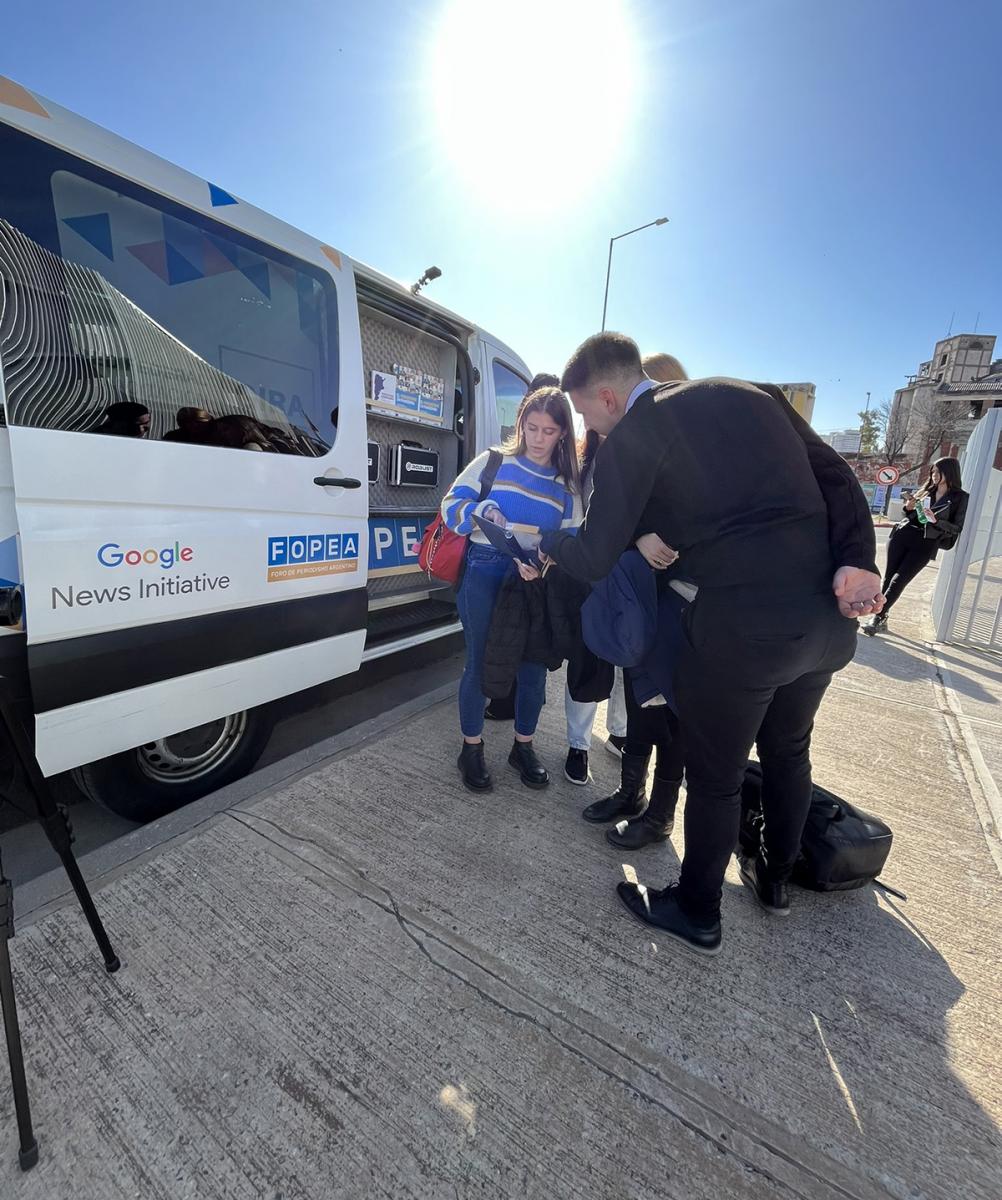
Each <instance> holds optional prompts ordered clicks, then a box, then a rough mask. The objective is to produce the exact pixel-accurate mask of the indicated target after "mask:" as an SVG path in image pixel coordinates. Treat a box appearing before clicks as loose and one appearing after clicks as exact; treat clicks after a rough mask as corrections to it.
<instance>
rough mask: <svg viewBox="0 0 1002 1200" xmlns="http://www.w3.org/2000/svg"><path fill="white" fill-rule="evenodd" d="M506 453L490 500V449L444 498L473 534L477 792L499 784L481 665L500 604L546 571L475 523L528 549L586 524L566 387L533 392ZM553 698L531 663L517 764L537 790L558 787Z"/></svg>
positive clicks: (445, 507)
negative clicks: (550, 740) (550, 742)
mask: <svg viewBox="0 0 1002 1200" xmlns="http://www.w3.org/2000/svg"><path fill="white" fill-rule="evenodd" d="M500 451H501V454H502V455H503V458H502V461H501V465H500V466H499V468H498V471H497V475H496V477H495V479H494V482H493V484H492V485H491V489H490V491H489V492H488V494H487V496H486V497H485V498H484V499H483V500H480V480H481V476H482V475H483V472H484V468H485V467H486V466H487V461H488V457H489V454H488V452H485V453H483V454H481V455H480V456H479V457H478V458H475V459H474V460H473V462H471V463H470V465H469V466H468V467H467V468H466V470H465V471H463V473H462V474H461V475H460V476H459V478H458V479H457V480H456V481H455V483H454V484H453V485H452V487H451V488H450V489H449V492H448V494H447V495H446V497H445V499H444V500H443V501H442V519H443V520H444V521H445V523H446V525H448V527H449V528H450V529H451V530H453V531H454V532H455V533H461V534H469V536H470V545H469V549H468V550H467V556H466V570H465V572H464V574H463V579H462V582H461V583H460V586H459V592H458V596H457V606H458V609H459V618H460V620H461V621H462V623H463V632H464V634H465V636H466V666H465V668H464V670H463V678H462V681H461V682H460V685H459V723H460V728H461V730H462V734H463V748H462V751H461V753H460V755H459V763H458V765H459V770H460V773H461V775H462V777H463V783H464V784H465V785H466V787H467V788H469V789H470V790H471V791H474V792H486V791H489V790H490V789H491V788H492V787H493V781H492V779H491V776H490V772H489V771H488V770H487V765H486V762H485V760H484V742H483V736H482V734H483V728H484V706H485V703H486V697H485V696H484V694H483V689H482V685H481V667H482V663H483V657H484V650H485V648H486V645H487V635H488V632H489V630H490V624H491V615H492V614H493V611H494V604H495V601H496V599H497V595H498V592H499V591H500V590H501V585H502V583H503V582H504V580H505V577H506V576H508V575H510V574H511V573H512V572H514V571H516V570H518V571H519V573H520V574H521V575H522V577H523V578H525V579H530V578H535V576H536V572H534V571H531V570H530V569H529V568H526V567H524V566H523V564H521V563H518V564H516V563H515V562H514V560H512V559H511V558H509V557H508V556H507V555H505V554H503V553H501V552H500V551H498V550H495V549H494V547H493V546H491V544H490V542H489V541H488V540H487V538H486V537H485V535H484V534H483V533H482V532H481V530H480V529H479V528H478V526H477V525H476V523H475V522H474V520H473V518H474V516H479V517H480V518H481V519H483V520H488V521H493V522H494V523H495V524H497V525H500V526H501V527H502V528H507V529H509V530H510V531H511V532H512V533H514V534H515V535H516V536H517V537H518V540H519V541H520V542H521V544H522V545H523V546H525V547H526V548H527V549H532V548H534V547H535V546H537V545H538V544H539V539H540V537H541V536H542V534H543V533H544V532H545V531H547V530H551V529H562V528H566V529H570V528H573V527H574V526H576V525H579V524H580V523H581V519H582V511H581V490H580V482H579V476H578V461H577V454H576V452H575V444H574V424H573V419H572V417H571V406H570V404H569V403H568V400H567V397H566V396H565V395H564V393H563V392H562V391H560V389H559V388H554V387H544V388H539V389H537V390H536V391H534V392H530V393H529V394H528V395H526V397H525V399H524V400H523V401H522V404H521V407H520V408H519V410H518V416H517V418H516V421H515V431H514V433H513V434H512V437H511V439H510V440H509V441H508V442H507V443H506V444H505V445H504V446H502V447H500ZM545 699H546V667H545V665H544V664H543V663H530V662H523V663H522V664H521V666H520V667H519V671H518V679H517V689H516V699H515V742H514V745H513V746H512V749H511V753H510V754H509V755H508V763H509V765H510V766H511V767H513V768H514V769H515V770H516V771H518V773H519V775H520V776H521V779H522V782H523V783H524V784H525V785H526V786H527V787H531V788H543V787H546V785H547V784H548V783H549V781H550V779H549V776H548V775H547V773H546V768H545V767H544V766H543V764H542V763H541V762H540V761H539V759H538V757H537V756H536V753H535V751H534V750H533V746H532V738H533V734H534V733H535V732H536V724H537V722H538V720H539V714H540V712H541V711H542V707H543V702H544V700H545Z"/></svg>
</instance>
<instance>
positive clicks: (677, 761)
mask: <svg viewBox="0 0 1002 1200" xmlns="http://www.w3.org/2000/svg"><path fill="white" fill-rule="evenodd" d="M623 693H624V695H625V697H626V746H625V750H626V753H627V754H638V755H647V754H650V753H651V751H652V750H655V751H657V758H656V760H655V763H656V765H655V768H654V773H655V775H656V776H657V777H658V779H672V780H674V779H681V778H682V772H683V770H684V767H685V759H684V754H683V746H682V731H681V729H680V728H679V723H678V718H677V717H676V716H675V714H674V713H673V712H672V710H671V709H670V708H669V707H668V705H667V704H659V705H657V706H655V707H654V708H642V707H641V706H640V705H639V704H638V703H637V701H636V698H635V697H634V695H633V681H632V679H631V678H630V668H629V667H624V669H623Z"/></svg>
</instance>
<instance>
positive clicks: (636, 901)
mask: <svg viewBox="0 0 1002 1200" xmlns="http://www.w3.org/2000/svg"><path fill="white" fill-rule="evenodd" d="M616 892H617V893H618V895H619V898H620V900H622V902H623V904H624V905H625V906H626V908H627V909H628V911H629V913H630V915H631V916H633V917H636V919H637V920H638V921H640V922H641V923H642V924H644V925H648V926H651V927H652V928H654V929H660V930H661V932H662V933H666V934H667V935H668V936H669V937H670V938H674V939H675V941H676V942H681V943H682V945H683V946H687V947H688V948H689V949H690V950H695V952H696V953H697V954H703V955H706V956H708V957H709V956H712V955H714V954H719V953H720V921H719V919H717V920H712V921H694V920H693V919H692V917H690V916H688V915H687V914H686V913H684V912H683V911H682V909H681V908H679V904H678V896H677V893H678V884H675V883H673V884H671V885H670V886H669V887H666V888H664V889H663V890H662V891H657V890H655V889H653V888H646V887H644V886H643V884H637V883H627V882H626V880H623V882H622V883H618V884H617V885H616Z"/></svg>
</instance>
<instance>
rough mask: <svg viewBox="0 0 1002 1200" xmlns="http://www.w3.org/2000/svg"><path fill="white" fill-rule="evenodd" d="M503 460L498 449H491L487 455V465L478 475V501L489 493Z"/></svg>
mask: <svg viewBox="0 0 1002 1200" xmlns="http://www.w3.org/2000/svg"><path fill="white" fill-rule="evenodd" d="M503 462H504V455H503V454H502V453H501V451H500V450H491V451H490V453H489V454H488V456H487V465H486V466H485V467H484V469H483V472H482V473H481V476H480V503H481V504H483V502H484V501H485V500H486V499H487V497H488V496H489V495H490V494H491V488H492V487H493V486H494V480H495V479H497V474H498V471H499V470H500V469H501V464H502V463H503Z"/></svg>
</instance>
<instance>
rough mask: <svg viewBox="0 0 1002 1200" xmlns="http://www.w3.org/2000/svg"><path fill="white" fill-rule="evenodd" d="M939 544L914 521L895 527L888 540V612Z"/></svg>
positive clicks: (884, 588) (886, 589) (886, 576)
mask: <svg viewBox="0 0 1002 1200" xmlns="http://www.w3.org/2000/svg"><path fill="white" fill-rule="evenodd" d="M935 548H936V547H935V543H934V542H931V541H926V539H925V538H924V537H923V536H922V531H921V530H920V529H914V528H912V526H911V525H908V526H906V527H905V528H904V529H895V530H894V532H893V533H892V534H891V536H890V540H889V541H888V543H887V573H886V574H885V576H884V583H883V589H882V590H883V593H884V596H885V597H886V603H885V604H884V612H885V613H887V612H889V611H890V609H891V607H892V606H893V604H894V602H895V601H896V600H897V599H898V597H899V596H900V595H901V593H902V592H903V591H904V590H905V588H906V587H907V586H908V585H909V584H910V583H911V581H912V580H913V579H914V578H915V576H916V575H917V574H918V573H919V572H920V571H921V570H922V568H923V567H925V566H928V564H929V563H930V562H932V556H933V553H934V551H935Z"/></svg>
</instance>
